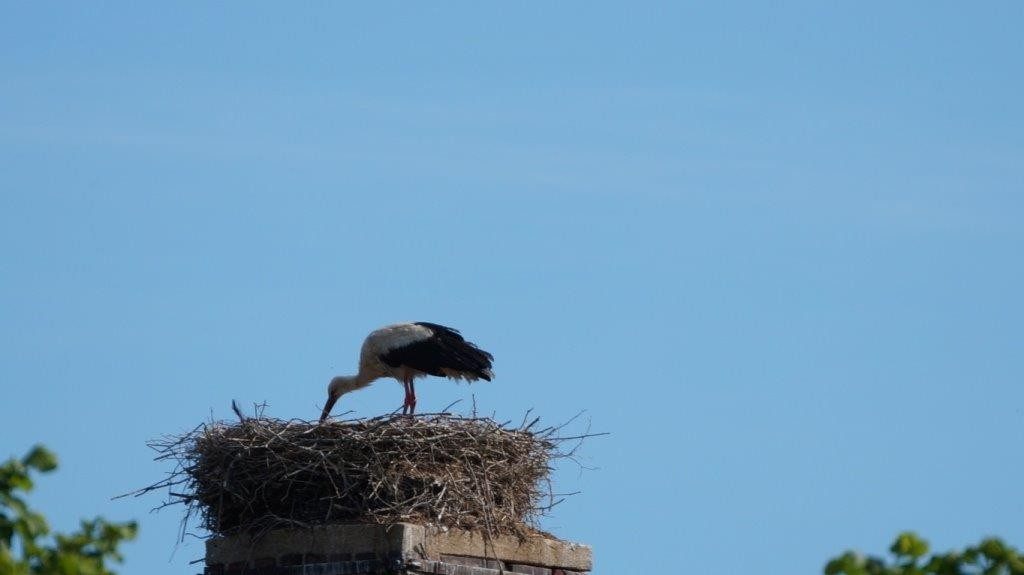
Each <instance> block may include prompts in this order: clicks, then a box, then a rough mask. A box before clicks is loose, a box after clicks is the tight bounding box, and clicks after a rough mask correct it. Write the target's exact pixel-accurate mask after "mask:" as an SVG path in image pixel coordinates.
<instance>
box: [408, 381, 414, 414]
mask: <svg viewBox="0 0 1024 575" xmlns="http://www.w3.org/2000/svg"><path fill="white" fill-rule="evenodd" d="M409 399H410V402H409V415H412V414H414V413H416V380H414V379H409Z"/></svg>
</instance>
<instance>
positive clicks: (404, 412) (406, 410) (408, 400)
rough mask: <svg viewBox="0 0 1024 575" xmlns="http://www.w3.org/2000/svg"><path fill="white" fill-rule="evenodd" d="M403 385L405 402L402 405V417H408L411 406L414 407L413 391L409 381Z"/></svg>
mask: <svg viewBox="0 0 1024 575" xmlns="http://www.w3.org/2000/svg"><path fill="white" fill-rule="evenodd" d="M402 385H404V386H405V401H404V402H403V403H402V415H407V414H408V413H409V406H410V405H412V391H410V389H409V386H410V382H409V380H405V381H403V382H402Z"/></svg>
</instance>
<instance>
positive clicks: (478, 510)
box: [136, 414, 582, 534]
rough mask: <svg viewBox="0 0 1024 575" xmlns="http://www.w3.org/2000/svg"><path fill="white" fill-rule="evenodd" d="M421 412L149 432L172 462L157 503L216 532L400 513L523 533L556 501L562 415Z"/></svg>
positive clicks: (382, 518) (401, 517)
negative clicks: (517, 419)
mask: <svg viewBox="0 0 1024 575" xmlns="http://www.w3.org/2000/svg"><path fill="white" fill-rule="evenodd" d="M536 423H537V420H533V421H532V422H530V423H527V421H526V419H524V421H523V423H522V424H520V425H519V426H516V427H509V426H508V424H499V423H497V422H495V421H493V420H491V419H486V418H477V417H460V416H455V415H451V414H431V415H420V416H414V417H406V416H385V417H379V418H374V419H365V420H352V421H343V422H332V423H326V424H317V423H313V422H307V421H302V420H291V421H282V420H278V419H272V418H267V417H263V416H258V417H254V418H244V419H242V420H241V421H240V422H238V423H224V422H213V423H208V424H203V425H200V426H199V427H197V428H195V429H194V430H192V431H190V432H188V433H185V434H183V435H179V436H170V437H165V438H163V439H161V440H158V441H155V442H151V443H150V446H151V447H153V448H154V449H156V450H157V451H158V453H159V455H158V457H157V459H158V460H160V459H170V460H174V461H176V462H177V464H178V465H177V468H176V470H175V471H174V472H172V473H171V475H170V476H169V478H168V479H166V480H165V481H162V482H159V483H157V484H155V485H152V486H150V487H147V488H144V489H142V490H140V491H139V492H136V493H137V494H142V493H147V492H150V491H154V490H157V489H163V488H167V489H168V492H169V493H170V496H171V499H170V500H169V501H167V503H165V505H171V504H175V503H184V504H186V506H187V509H188V511H187V514H186V521H187V520H188V518H189V517H190V516H198V517H199V518H200V523H201V525H202V526H203V527H204V528H205V529H207V530H208V531H210V532H211V533H216V534H228V533H236V532H240V531H246V532H250V533H262V532H264V531H265V530H267V529H273V528H276V527H284V526H308V525H313V524H324V523H338V522H346V521H370V522H377V523H393V522H398V521H409V522H418V523H427V524H435V525H441V526H447V527H458V528H462V529H470V530H482V531H484V532H485V533H488V534H497V533H514V534H524V533H525V532H527V531H528V530H530V529H532V528H534V527H536V520H537V518H538V517H539V516H540V515H541V514H543V513H544V512H545V511H546V510H548V509H550V508H551V507H552V506H553V505H555V504H556V503H557V501H556V496H555V495H554V494H553V493H552V489H551V482H550V480H549V473H550V471H551V464H552V461H553V459H554V458H556V457H571V456H572V454H573V452H574V451H575V448H573V449H572V450H569V451H565V450H560V449H559V446H560V445H563V444H564V442H566V441H571V440H576V441H577V443H576V446H577V447H578V441H579V440H581V439H582V437H560V436H559V431H560V430H561V429H562V427H563V426H559V427H551V428H547V429H541V430H536V431H533V430H531V428H532V427H533V426H534V425H535V424H536Z"/></svg>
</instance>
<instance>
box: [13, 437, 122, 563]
mask: <svg viewBox="0 0 1024 575" xmlns="http://www.w3.org/2000/svg"><path fill="white" fill-rule="evenodd" d="M56 468H57V456H56V455H54V454H53V453H52V452H50V451H49V450H47V449H46V448H45V447H43V446H41V445H37V446H35V447H33V448H32V450H31V451H29V452H28V454H27V455H25V457H22V458H21V459H16V458H12V459H9V460H7V461H6V462H4V463H3V464H0V575H37V574H38V575H113V571H109V570H108V569H107V567H106V564H107V563H108V562H110V561H115V562H120V561H121V560H122V557H121V554H120V552H118V546H119V545H120V544H121V543H122V542H124V541H129V540H131V539H134V538H135V534H136V532H137V531H138V526H137V525H136V524H135V522H134V521H130V522H126V523H110V522H108V521H106V520H104V519H102V518H99V517H97V518H95V519H88V520H83V521H82V522H81V527H80V528H79V530H78V531H75V532H74V533H70V534H61V533H54V534H51V533H50V526H49V524H48V523H47V522H46V518H45V517H43V515H42V514H40V513H38V512H36V511H33V510H32V509H30V508H29V506H28V504H27V503H25V499H24V497H23V495H22V494H23V493H28V492H29V491H32V488H33V487H34V483H33V481H32V477H31V475H30V474H31V473H32V472H33V471H35V472H39V473H49V472H51V471H53V470H54V469H56Z"/></svg>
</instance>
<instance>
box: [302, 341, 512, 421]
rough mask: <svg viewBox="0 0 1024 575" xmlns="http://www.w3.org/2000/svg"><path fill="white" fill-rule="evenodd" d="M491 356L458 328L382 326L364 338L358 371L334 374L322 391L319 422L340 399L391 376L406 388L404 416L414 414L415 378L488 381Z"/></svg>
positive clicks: (490, 376)
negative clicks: (432, 376) (325, 394)
mask: <svg viewBox="0 0 1024 575" xmlns="http://www.w3.org/2000/svg"><path fill="white" fill-rule="evenodd" d="M493 360H494V357H493V356H492V355H491V354H489V353H487V352H486V351H484V350H482V349H480V348H478V347H477V346H476V345H474V344H472V343H470V342H468V341H466V340H465V339H463V338H462V336H461V335H459V332H458V330H455V329H452V328H450V327H445V326H443V325H438V324H436V323H427V322H425V321H419V322H416V323H398V324H395V325H389V326H387V327H382V328H380V329H378V330H376V331H374V332H373V333H371V334H370V335H368V336H367V337H366V341H364V342H363V348H362V350H361V351H360V353H359V373H357V374H355V375H351V376H338V377H335V378H333V379H332V380H331V383H330V385H329V386H328V387H327V404H326V405H324V411H323V413H322V414H321V415H320V421H321V422H323V421H324V420H325V419H327V416H328V415H329V414H330V412H331V408H332V407H334V403H335V402H336V401H338V398H339V397H341V396H342V395H344V394H346V393H348V392H350V391H355V390H357V389H360V388H363V387H366V386H368V385H370V383H372V382H373V381H374V380H377V379H380V378H382V377H393V378H395V379H396V380H398V381H399V382H401V383H402V385H403V386H405V403H403V404H402V413H403V414H413V413H415V412H416V388H415V387H414V386H413V381H414V380H415V379H416V378H417V377H422V376H425V375H436V376H440V377H448V378H451V379H464V380H466V381H476V380H478V379H485V380H487V381H490V380H491V378H492V377H494V373H493V372H492V371H491V361H493Z"/></svg>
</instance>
